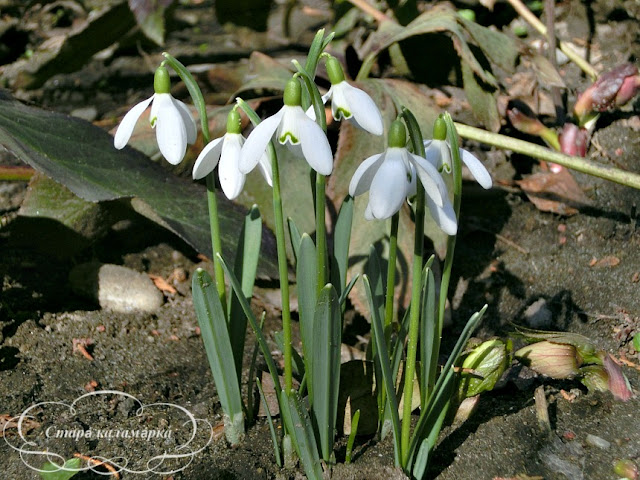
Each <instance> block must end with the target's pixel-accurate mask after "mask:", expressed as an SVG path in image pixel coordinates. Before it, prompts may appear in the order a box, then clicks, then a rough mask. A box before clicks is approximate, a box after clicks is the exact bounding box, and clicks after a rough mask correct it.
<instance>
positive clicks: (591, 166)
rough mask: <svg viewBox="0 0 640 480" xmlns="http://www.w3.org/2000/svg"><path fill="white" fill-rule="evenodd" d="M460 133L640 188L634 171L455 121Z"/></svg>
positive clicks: (496, 145)
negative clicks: (601, 163)
mask: <svg viewBox="0 0 640 480" xmlns="http://www.w3.org/2000/svg"><path fill="white" fill-rule="evenodd" d="M453 124H454V125H455V127H456V130H457V131H458V134H459V135H460V136H461V137H463V138H468V139H470V140H476V141H478V142H482V143H485V144H487V145H493V146H495V147H498V148H502V149H504V150H512V151H514V152H518V153H522V154H524V155H529V156H530V157H535V158H538V159H540V160H545V161H547V162H553V163H557V164H558V165H562V166H563V167H567V168H571V169H572V170H576V171H578V172H582V173H586V174H588V175H593V176H594V177H598V178H603V179H605V180H610V181H612V182H615V183H619V184H620V185H625V186H627V187H632V188H637V189H639V190H640V174H637V173H633V172H625V171H624V170H620V169H618V168H614V167H608V166H605V165H600V164H598V163H595V162H592V161H589V160H586V159H584V158H581V157H573V156H571V155H565V154H564V153H559V152H554V151H552V150H549V149H548V148H545V147H542V146H540V145H536V144H533V143H529V142H525V141H524V140H518V139H517V138H512V137H508V136H506V135H500V134H499V133H491V132H487V131H486V130H482V129H481V128H475V127H470V126H469V125H464V124H462V123H457V122H453Z"/></svg>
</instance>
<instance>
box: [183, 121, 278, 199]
mask: <svg viewBox="0 0 640 480" xmlns="http://www.w3.org/2000/svg"><path fill="white" fill-rule="evenodd" d="M240 131H241V126H240V114H239V113H238V112H237V111H236V110H235V109H233V110H231V112H229V115H228V116H227V133H225V134H224V136H222V137H220V138H216V139H215V140H212V141H211V142H209V143H208V144H207V145H206V146H205V147H204V148H203V149H202V152H200V155H198V159H197V160H196V163H195V165H194V166H193V179H194V180H198V179H200V178H204V177H206V176H207V175H208V174H209V173H211V172H212V171H213V169H214V168H216V165H218V162H219V163H220V166H219V167H218V178H219V179H220V185H221V186H222V191H223V192H224V194H225V195H226V197H227V198H228V199H229V200H233V199H234V198H236V197H237V196H238V195H240V192H242V187H244V182H245V178H246V175H245V174H244V173H242V172H241V171H240V170H239V168H238V167H239V165H240V151H241V149H242V146H243V145H244V143H245V138H244V137H243V136H242V134H241V133H240ZM258 166H259V167H260V171H261V172H262V175H263V176H264V178H265V180H266V181H267V183H268V184H269V186H271V185H272V175H271V163H270V162H269V158H268V157H267V155H266V154H265V153H263V155H262V157H261V158H260V160H259V161H258Z"/></svg>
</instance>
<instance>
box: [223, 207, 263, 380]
mask: <svg viewBox="0 0 640 480" xmlns="http://www.w3.org/2000/svg"><path fill="white" fill-rule="evenodd" d="M261 241H262V219H261V217H260V210H259V209H258V206H257V205H253V207H251V209H250V210H249V212H248V213H247V215H245V217H244V224H243V225H242V230H241V232H240V239H239V243H238V248H237V250H236V260H235V265H234V271H235V274H236V276H237V277H238V278H239V279H240V281H241V282H242V294H243V295H244V296H245V297H246V298H251V296H252V295H253V285H254V283H255V280H256V272H257V270H258V260H259V259H260V242H261ZM228 329H229V338H230V340H231V349H232V350H233V358H234V360H235V363H236V371H237V372H238V375H240V374H241V372H242V358H243V356H244V339H245V336H246V333H247V317H246V315H245V314H244V312H243V311H242V307H241V306H240V302H239V301H238V298H237V296H236V295H229V323H228ZM238 378H239V377H238Z"/></svg>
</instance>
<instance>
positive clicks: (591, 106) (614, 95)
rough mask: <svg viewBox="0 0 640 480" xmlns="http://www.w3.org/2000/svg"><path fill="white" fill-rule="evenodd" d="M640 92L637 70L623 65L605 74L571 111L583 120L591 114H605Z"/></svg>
mask: <svg viewBox="0 0 640 480" xmlns="http://www.w3.org/2000/svg"><path fill="white" fill-rule="evenodd" d="M639 91H640V76H639V75H638V69H637V68H636V66H635V65H633V64H632V63H624V64H622V65H619V66H617V67H615V68H614V69H613V70H610V71H608V72H606V73H603V74H602V75H600V76H599V77H598V79H597V80H596V81H595V82H594V83H593V84H592V85H591V86H590V87H589V88H587V89H586V90H585V91H584V92H583V93H582V95H580V96H579V97H578V100H577V101H576V104H575V107H574V108H573V111H574V112H575V114H576V115H577V116H578V118H580V119H583V118H585V117H586V116H587V115H589V114H590V113H591V112H606V111H607V110H611V109H613V108H614V107H620V106H622V105H624V104H625V103H627V102H628V101H629V100H631V99H632V98H633V97H635V96H636V95H637V94H638V92H639Z"/></svg>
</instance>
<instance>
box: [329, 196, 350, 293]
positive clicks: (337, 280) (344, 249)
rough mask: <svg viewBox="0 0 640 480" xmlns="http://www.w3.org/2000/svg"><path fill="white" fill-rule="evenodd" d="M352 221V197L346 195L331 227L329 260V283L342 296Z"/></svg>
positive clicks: (345, 278)
mask: <svg viewBox="0 0 640 480" xmlns="http://www.w3.org/2000/svg"><path fill="white" fill-rule="evenodd" d="M352 223H353V197H350V196H347V197H346V198H345V199H344V201H343V202H342V205H341V206H340V213H338V219H337V220H336V225H335V227H334V229H333V257H332V259H331V260H332V261H331V283H332V284H333V285H334V287H335V288H336V291H337V292H338V295H340V296H342V293H343V292H344V290H345V286H346V283H347V269H348V268H349V243H350V242H351V224H352Z"/></svg>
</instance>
